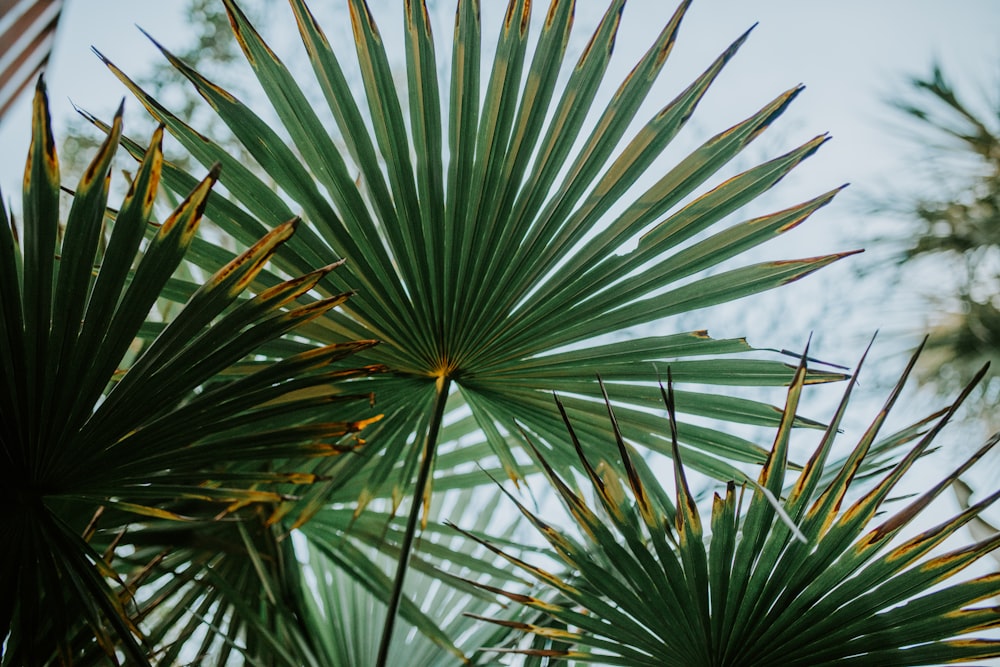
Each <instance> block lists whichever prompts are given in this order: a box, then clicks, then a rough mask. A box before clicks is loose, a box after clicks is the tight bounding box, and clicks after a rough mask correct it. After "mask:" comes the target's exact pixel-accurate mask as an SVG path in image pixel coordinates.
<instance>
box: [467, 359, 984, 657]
mask: <svg viewBox="0 0 1000 667" xmlns="http://www.w3.org/2000/svg"><path fill="white" fill-rule="evenodd" d="M915 361H916V356H914V359H913V361H911V363H910V365H909V367H908V368H907V369H906V371H905V373H904V375H903V377H902V378H901V380H900V382H899V385H898V386H897V387H896V389H895V390H894V391H893V392H892V395H891V396H890V398H889V400H888V401H887V403H886V405H885V407H884V408H883V410H882V411H881V412H880V413H879V414H878V416H877V417H876V419H875V421H874V422H873V424H872V425H871V427H869V429H867V431H866V432H865V433H864V435H863V436H862V438H861V439H860V441H859V442H858V444H857V445H856V446H855V447H854V448H853V450H852V453H851V455H850V456H849V457H848V458H847V459H846V461H844V462H843V463H842V464H841V465H839V467H838V468H836V469H835V470H833V471H832V472H833V473H834V476H833V478H832V480H831V481H829V482H826V481H824V480H825V479H827V478H828V477H827V476H826V475H825V468H826V467H827V457H828V455H829V453H830V450H831V448H832V446H833V442H834V440H835V438H836V435H837V430H838V424H839V422H840V419H841V417H842V416H843V414H844V410H845V408H846V406H847V402H848V399H849V396H850V389H851V388H850V387H849V388H848V390H847V393H846V394H845V396H844V399H843V401H842V402H841V405H840V407H839V408H838V410H837V413H836V414H835V415H834V418H833V419H832V420H831V424H830V427H829V428H828V429H827V431H826V433H825V434H824V437H823V439H822V441H821V442H820V444H819V445H818V447H817V449H816V451H815V452H814V454H813V455H812V457H811V458H810V460H809V461H808V463H807V464H806V466H805V467H804V468H803V469H802V470H801V471H800V472H799V473H798V474H797V476H796V478H795V481H794V484H793V485H792V486H790V487H788V488H787V489H786V491H785V493H784V494H783V495H782V487H783V486H784V484H785V480H786V476H787V473H788V472H789V471H788V465H787V455H788V448H789V443H790V436H791V434H792V431H791V420H792V415H794V413H795V410H796V406H797V403H798V398H799V393H800V391H801V389H802V385H803V380H804V377H805V372H804V368H803V367H800V369H799V371H798V373H797V376H796V381H795V382H794V383H793V384H792V386H791V388H790V390H789V395H788V401H787V404H786V408H785V414H784V419H783V422H782V425H781V427H780V428H779V429H778V432H777V435H776V438H775V442H774V445H773V447H772V450H771V454H770V456H769V458H768V461H767V463H766V464H765V466H764V468H763V470H762V472H761V474H760V477H759V478H758V480H757V483H756V485H754V486H751V487H748V488H745V489H743V490H742V491H739V492H738V491H737V489H736V484H734V483H732V482H730V483H729V485H728V487H727V489H726V492H725V494H724V495H718V494H717V495H716V496H715V499H714V502H713V507H712V513H711V519H710V523H709V524H708V525H704V524H703V523H702V519H701V517H700V514H699V511H698V508H697V506H696V505H695V503H694V500H693V498H692V496H691V494H690V491H689V489H688V486H687V481H686V479H685V475H684V471H683V467H682V466H681V465H679V464H677V465H676V467H675V478H676V480H675V482H676V483H675V487H676V490H677V491H676V500H675V505H676V507H677V510H676V511H674V512H665V511H664V510H663V509H662V507H660V506H658V505H657V504H656V503H652V502H650V500H649V498H650V495H651V494H650V489H648V488H647V487H646V485H644V484H643V482H642V481H641V480H639V478H638V477H637V476H636V475H634V474H633V473H631V471H630V467H629V465H628V461H629V457H628V452H627V449H625V448H624V446H622V442H621V441H620V440H619V444H618V446H615V445H614V444H613V443H609V445H606V446H605V447H608V448H610V449H612V450H616V451H619V452H621V454H622V456H623V457H624V458H625V461H626V471H627V472H628V474H627V475H626V479H625V480H623V479H622V478H621V477H620V476H619V475H617V474H616V473H615V472H614V471H613V470H612V469H610V468H607V467H602V468H601V469H600V470H595V469H594V468H592V467H591V466H590V464H589V463H588V462H587V459H586V458H585V457H584V458H582V461H583V464H584V468H585V469H586V470H587V472H588V475H589V477H590V481H591V483H592V485H593V487H594V490H595V492H596V496H597V499H598V504H597V507H596V509H592V508H591V506H589V505H588V504H587V503H586V502H585V501H584V499H583V498H581V497H580V496H579V495H577V494H576V493H574V492H573V491H572V490H571V489H570V487H569V486H567V485H566V484H565V483H564V482H563V480H562V479H561V478H560V477H559V476H558V475H557V474H556V473H555V472H554V471H553V470H552V469H551V468H548V467H546V473H547V476H548V477H549V479H550V481H551V482H552V483H553V484H554V486H555V488H556V489H557V490H558V492H559V495H560V497H561V499H562V500H563V502H564V504H565V505H566V507H567V509H568V510H569V512H570V514H571V515H572V516H573V518H574V520H575V521H576V522H577V524H578V527H579V528H580V531H581V532H580V534H579V537H574V536H572V535H570V534H567V533H563V532H560V531H558V530H557V529H555V528H553V527H552V526H551V525H550V524H547V523H545V522H543V521H542V520H541V519H540V518H539V517H537V516H535V515H534V514H533V513H532V512H530V511H529V510H527V509H526V508H524V507H523V506H521V505H520V504H519V507H520V509H521V511H522V513H523V514H524V515H525V516H526V517H527V518H528V519H529V520H530V521H531V522H532V523H534V524H535V526H536V527H537V528H538V529H539V530H540V532H541V534H542V536H543V537H544V538H545V539H546V540H547V541H548V542H549V544H550V545H551V546H552V547H553V551H552V553H551V554H550V555H551V557H552V558H554V559H555V560H556V561H558V562H561V563H562V564H563V565H564V566H565V567H566V568H567V569H568V572H569V573H570V574H569V575H560V574H555V573H550V572H548V571H546V570H543V569H541V568H538V567H536V566H534V565H530V564H528V563H526V562H524V561H522V560H520V559H519V558H517V557H515V556H514V555H512V554H505V555H506V556H507V559H508V561H510V562H511V563H513V564H514V565H516V566H518V567H519V568H520V569H522V570H524V571H525V572H527V573H529V574H531V575H532V576H534V577H535V578H536V579H537V580H538V581H540V582H541V583H542V585H543V587H544V588H545V589H551V590H553V591H554V592H556V593H558V597H557V598H554V600H555V602H554V601H553V599H551V598H550V599H545V598H542V597H540V596H534V597H529V596H526V595H523V594H520V593H518V592H515V591H511V592H503V591H497V592H500V593H502V594H503V595H505V596H506V597H508V598H510V599H511V600H513V601H515V602H517V603H520V604H522V605H525V606H527V607H529V608H531V609H533V610H535V611H537V612H541V613H543V614H544V615H545V616H547V617H548V618H550V619H552V620H553V621H555V623H556V624H557V625H559V624H561V626H562V627H563V628H564V629H563V630H561V631H559V632H555V631H553V630H552V629H551V628H550V627H548V626H549V625H551V621H550V623H547V624H545V625H544V626H538V627H536V626H535V625H532V624H527V625H519V624H517V623H512V622H511V621H509V620H507V619H489V620H492V621H493V622H494V623H498V624H500V625H502V626H510V627H516V628H519V629H522V630H524V631H526V632H528V633H534V634H536V635H538V636H540V637H549V638H553V637H554V638H557V639H558V640H559V641H561V642H563V643H564V644H566V645H567V648H541V649H536V648H521V649H514V650H515V652H522V653H527V654H529V655H537V656H550V657H559V658H565V659H569V660H574V661H578V662H581V663H590V662H597V663H601V664H614V665H629V666H634V665H651V666H652V665H719V664H734V665H735V664H739V665H776V664H780V665H802V666H806V665H817V664H823V665H828V664H830V665H832V664H837V665H840V664H845V665H846V664H857V665H929V664H940V663H944V662H949V663H950V662H967V661H973V660H979V659H985V658H989V657H996V656H998V655H1000V642H998V641H997V640H995V639H989V638H987V637H985V636H982V632H983V631H984V630H986V629H988V628H991V627H995V626H996V625H997V624H998V623H1000V618H998V617H997V613H996V610H995V608H993V607H981V606H977V603H979V602H981V601H983V600H987V599H989V598H991V597H994V596H996V595H998V594H1000V577H997V576H996V575H986V576H982V577H979V578H974V579H971V580H969V581H956V580H955V579H954V577H955V576H956V575H958V574H959V572H961V570H963V569H964V568H966V567H967V566H969V565H971V564H972V563H974V562H975V561H977V560H978V559H980V558H982V557H983V556H985V555H987V554H989V553H991V552H993V551H994V550H995V549H997V547H1000V536H997V535H989V536H987V537H986V538H985V539H982V540H981V541H978V542H975V543H971V544H967V545H963V546H959V547H957V548H954V547H952V550H950V551H947V552H942V551H941V550H940V549H937V550H935V548H936V547H939V546H940V545H941V544H942V542H944V540H945V539H946V538H949V537H951V536H953V535H955V534H956V532H957V531H958V530H959V529H960V528H961V527H962V526H964V525H966V524H967V523H968V522H970V521H972V520H974V519H975V517H977V516H978V514H979V513H980V512H982V511H983V510H984V509H985V508H986V507H988V506H990V505H991V504H992V503H993V502H995V501H996V500H997V499H998V498H1000V493H996V494H993V495H991V496H990V497H988V498H985V499H983V500H982V501H981V502H979V503H977V504H975V505H973V506H971V507H969V508H968V509H966V510H965V511H962V512H961V513H959V514H957V515H955V516H954V517H951V518H949V519H947V520H946V521H944V522H943V523H941V524H939V525H937V526H935V527H933V528H929V529H927V530H924V531H923V532H920V533H918V534H917V535H916V536H914V537H910V538H908V539H905V540H903V539H901V538H900V539H895V538H897V537H899V536H900V535H901V531H902V530H903V529H904V528H906V527H907V526H908V525H909V524H910V523H911V522H912V521H913V520H914V519H915V518H916V517H917V516H918V515H920V513H921V512H922V511H923V510H924V509H925V508H926V507H927V506H928V505H929V504H930V503H931V501H933V500H934V499H935V498H937V497H939V496H940V494H941V493H942V492H943V491H944V490H945V489H947V488H948V486H949V485H950V483H951V482H952V481H953V480H955V479H957V478H958V476H959V475H961V474H962V473H964V472H965V471H966V470H968V468H969V467H970V466H972V465H973V464H974V463H975V462H976V461H978V460H979V459H980V458H981V457H982V456H983V455H984V454H985V453H986V452H987V451H988V450H989V449H990V448H991V447H993V446H994V445H995V444H996V442H997V441H998V440H1000V437H996V436H995V437H993V438H991V439H990V440H989V442H987V443H986V445H985V446H984V447H983V448H982V449H980V451H978V452H977V453H976V454H974V455H973V456H972V457H970V458H969V459H968V460H967V461H965V462H964V463H963V464H962V465H960V466H959V467H958V468H957V469H956V470H955V471H954V472H952V473H951V474H950V475H947V476H946V477H944V479H942V480H941V481H940V482H939V483H937V484H935V485H934V486H932V487H931V488H930V489H928V490H927V491H926V492H924V493H922V494H921V495H919V496H918V497H916V498H914V499H912V500H911V501H910V502H908V504H907V505H906V506H905V507H903V508H902V509H899V510H898V511H895V512H888V511H886V512H885V514H884V515H883V516H881V517H878V518H877V517H876V514H877V513H879V512H880V511H885V510H886V509H887V508H886V507H885V506H884V503H885V501H886V500H887V498H888V496H889V493H890V492H891V491H892V489H893V488H895V487H896V485H897V483H898V482H899V480H900V479H901V478H902V477H903V475H904V474H905V473H906V472H907V471H908V470H909V469H910V468H911V466H912V464H913V463H914V461H916V459H917V458H918V457H919V456H921V455H922V454H923V453H924V452H925V451H926V450H927V448H928V446H929V445H930V444H931V442H932V441H933V440H934V438H935V437H936V436H937V435H938V433H939V432H940V430H941V428H942V427H943V426H944V425H945V423H947V422H948V420H949V418H950V417H951V416H952V414H954V412H955V410H956V409H957V407H958V406H959V405H960V404H961V402H962V401H963V400H964V399H965V397H966V395H967V394H968V392H969V391H970V390H971V388H972V386H974V384H975V382H977V381H978V380H979V379H981V377H982V372H981V373H980V375H979V377H977V378H976V379H975V380H974V381H973V383H972V385H970V386H969V387H968V388H967V389H966V390H965V392H963V394H962V396H960V397H959V399H958V400H957V401H956V402H955V403H954V404H953V405H951V406H950V407H949V409H948V410H947V412H946V413H945V414H944V415H943V416H942V417H941V418H940V419H938V420H937V421H936V423H934V425H933V427H932V428H930V429H929V430H928V431H927V433H926V434H925V435H923V437H921V438H920V439H919V441H918V442H917V444H916V445H915V446H913V447H912V448H911V449H910V450H909V452H908V453H907V454H906V455H905V456H904V457H903V458H902V459H901V460H899V461H898V462H897V463H896V464H895V465H893V466H892V467H891V468H890V469H889V470H887V471H885V472H884V474H882V475H881V476H880V478H879V479H878V480H877V481H876V482H875V483H874V484H873V485H871V486H869V487H866V491H865V492H864V493H863V494H862V495H861V496H860V498H858V499H857V500H856V501H854V502H853V503H851V504H850V505H849V506H846V507H845V506H844V500H845V496H846V495H847V493H848V491H849V490H850V489H851V488H852V485H853V483H854V482H855V481H856V480H857V477H856V475H857V472H858V470H859V468H860V467H861V466H862V465H863V463H864V459H865V458H866V456H867V455H868V454H869V452H870V451H871V447H872V443H873V442H874V441H875V438H876V436H877V434H878V431H879V429H880V427H881V426H882V423H883V422H884V420H885V418H886V416H887V414H888V412H889V410H890V409H891V408H892V406H893V404H894V403H895V401H896V399H897V397H898V395H899V390H900V389H901V387H902V384H903V382H904V381H905V379H906V377H907V375H908V374H909V372H910V370H911V369H912V367H913V363H914V362H915ZM984 370H985V369H984ZM664 398H665V400H666V403H667V406H668V409H669V413H670V416H671V427H673V426H674V422H673V419H672V417H673V399H672V396H671V395H670V391H669V390H668V391H667V392H665V393H664ZM566 425H567V427H568V428H569V429H570V434H571V435H573V437H574V439H575V437H576V436H575V431H574V429H573V427H572V424H571V422H570V421H569V420H567V422H566ZM616 431H617V428H616ZM911 436H912V434H909V433H906V432H904V434H903V435H902V436H901V437H902V438H903V439H905V438H907V437H911ZM578 451H579V452H580V455H581V457H583V450H582V449H579V448H578ZM764 490H766V493H765V492H764ZM743 495H747V496H749V506H748V507H747V508H746V509H745V510H741V507H742V505H743V500H742V497H743ZM779 495H781V500H780V501H779V502H778V504H777V505H776V501H775V498H777V497H778V496H779ZM769 496H770V497H769ZM793 525H796V526H798V527H797V528H795V529H793V528H792V526H793ZM483 544H488V542H486V541H484V542H483ZM494 549H495V550H496V551H497V552H498V553H504V550H503V549H502V548H497V547H494ZM492 590H496V589H492ZM970 635H971V637H970Z"/></svg>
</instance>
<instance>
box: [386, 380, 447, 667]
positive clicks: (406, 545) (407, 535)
mask: <svg viewBox="0 0 1000 667" xmlns="http://www.w3.org/2000/svg"><path fill="white" fill-rule="evenodd" d="M450 388H451V378H450V377H448V376H447V375H445V374H442V375H439V376H438V378H437V391H436V394H435V396H434V407H433V408H432V410H433V412H432V413H431V421H430V424H428V425H427V437H426V439H425V440H424V453H423V459H422V460H421V462H420V471H419V472H418V473H417V484H416V487H415V488H414V490H413V503H412V505H411V506H410V514H409V516H408V517H407V519H406V531H405V532H404V533H403V541H402V543H401V544H400V552H399V561H398V562H397V563H396V576H395V578H394V580H393V584H392V594H391V596H390V597H389V605H388V609H387V610H386V613H385V624H384V625H383V627H382V639H381V640H380V642H379V647H378V659H377V660H376V662H375V664H376V667H385V665H386V661H387V660H388V658H389V644H390V643H391V642H392V629H393V626H394V625H395V624H396V612H397V610H398V609H399V601H400V598H401V596H402V594H403V583H404V581H405V579H406V570H407V567H408V566H409V560H410V551H411V550H412V548H413V536H414V534H416V532H417V517H418V516H419V515H420V509H421V507H423V506H424V503H423V502H421V500H422V499H424V498H425V497H426V496H425V491H426V490H427V482H428V480H429V479H430V472H431V468H432V467H433V465H434V450H435V449H436V447H437V441H438V435H439V434H440V432H441V421H442V420H443V418H444V409H445V404H446V403H447V402H448V390H449V389H450Z"/></svg>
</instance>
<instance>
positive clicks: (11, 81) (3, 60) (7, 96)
mask: <svg viewBox="0 0 1000 667" xmlns="http://www.w3.org/2000/svg"><path fill="white" fill-rule="evenodd" d="M62 7H63V0H0V119H2V118H3V116H4V114H6V113H7V109H8V108H10V106H11V105H12V104H13V103H14V102H15V101H16V100H17V97H18V95H19V94H20V93H21V91H22V90H24V88H25V87H26V86H28V85H29V84H32V83H34V81H35V79H36V78H37V76H38V73H39V72H40V71H41V70H42V68H43V67H45V63H46V62H47V61H48V59H49V54H50V53H51V52H52V42H53V39H54V38H55V33H56V24H57V22H58V21H59V13H60V11H61V10H62Z"/></svg>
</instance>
